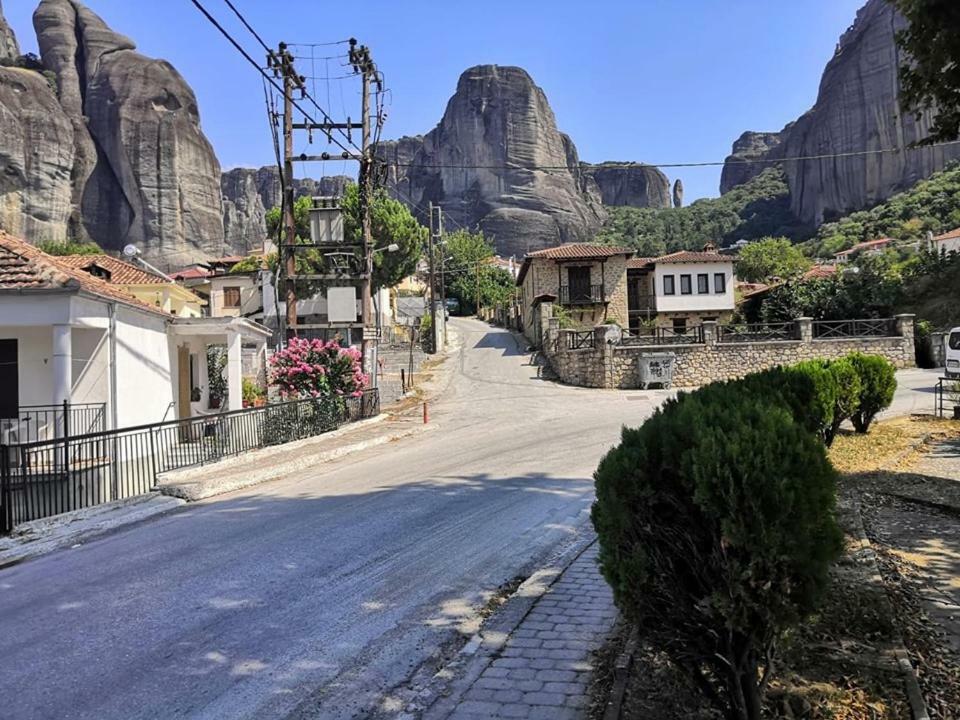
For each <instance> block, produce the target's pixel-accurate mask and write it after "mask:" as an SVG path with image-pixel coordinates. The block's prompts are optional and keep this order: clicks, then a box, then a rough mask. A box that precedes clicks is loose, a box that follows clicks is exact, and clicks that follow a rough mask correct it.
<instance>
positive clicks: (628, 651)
mask: <svg viewBox="0 0 960 720" xmlns="http://www.w3.org/2000/svg"><path fill="white" fill-rule="evenodd" d="M639 641H640V633H639V631H638V630H637V628H636V626H634V627H632V628H631V629H630V635H629V636H628V637H627V643H626V645H625V646H624V648H623V652H622V653H620V654H619V655H617V660H616V662H615V663H614V666H613V687H611V688H610V694H609V695H608V696H607V707H606V709H605V710H604V711H603V720H620V713H621V712H622V711H623V698H624V696H625V695H626V694H627V682H628V681H629V680H630V667H631V666H632V665H633V656H634V654H635V653H636V652H637V643H638V642H639Z"/></svg>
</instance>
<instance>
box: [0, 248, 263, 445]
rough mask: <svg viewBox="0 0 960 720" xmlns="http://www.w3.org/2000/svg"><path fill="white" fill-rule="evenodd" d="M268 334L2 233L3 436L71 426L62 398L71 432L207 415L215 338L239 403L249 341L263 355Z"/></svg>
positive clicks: (33, 435)
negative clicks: (202, 313)
mask: <svg viewBox="0 0 960 720" xmlns="http://www.w3.org/2000/svg"><path fill="white" fill-rule="evenodd" d="M98 267H99V266H98ZM111 277H113V275H111ZM269 336H270V331H269V330H268V329H267V328H265V327H263V326H261V325H259V324H257V323H255V322H252V321H250V320H247V319H242V318H203V317H175V316H173V315H172V314H171V313H170V312H169V311H165V310H164V309H162V307H158V306H157V305H156V303H155V302H153V301H152V299H151V301H149V302H145V301H144V300H142V299H140V298H138V297H137V296H136V295H134V294H131V293H130V292H128V291H127V290H126V289H124V288H123V287H121V286H120V285H118V284H114V283H112V282H108V281H107V280H105V279H103V278H101V277H97V275H96V273H91V272H88V271H87V270H86V269H80V268H78V267H74V266H73V265H72V264H71V262H65V261H63V260H62V259H61V258H58V257H53V256H50V255H47V254H46V253H44V252H42V251H40V250H39V249H37V248H36V247H34V246H33V245H30V244H29V243H27V242H25V241H23V240H19V239H17V238H14V237H12V236H10V235H7V234H5V233H2V232H0V388H2V392H0V429H2V430H3V433H4V439H2V442H15V441H17V439H20V440H23V439H25V438H26V439H43V438H45V437H48V436H49V435H50V434H52V433H55V432H58V431H60V430H62V413H61V414H60V415H59V416H58V414H57V413H58V411H60V410H61V409H62V407H63V403H68V404H69V405H70V408H71V417H72V416H73V414H74V411H75V410H76V411H77V412H78V414H77V418H78V422H77V423H74V424H73V426H72V427H71V432H72V433H78V432H83V431H86V430H91V431H92V430H104V429H109V428H115V427H130V426H134V425H141V424H147V423H156V422H160V421H162V420H164V419H167V420H172V419H175V418H187V417H192V416H195V415H198V414H203V413H206V412H208V411H209V409H210V403H209V382H208V378H207V372H206V368H207V352H206V350H207V347H208V346H209V345H223V346H225V347H226V350H227V363H226V368H225V370H226V372H225V375H226V385H227V393H228V395H227V397H228V403H227V405H226V407H227V408H228V409H239V408H240V407H241V406H242V391H241V377H242V363H241V348H242V344H243V343H244V342H247V343H248V344H252V345H254V346H255V347H256V351H257V353H258V354H260V355H262V354H263V353H264V351H265V347H266V342H267V338H269ZM80 410H84V412H83V413H79V411H80ZM58 423H59V425H58ZM41 425H42V427H41ZM58 428H59V429H58Z"/></svg>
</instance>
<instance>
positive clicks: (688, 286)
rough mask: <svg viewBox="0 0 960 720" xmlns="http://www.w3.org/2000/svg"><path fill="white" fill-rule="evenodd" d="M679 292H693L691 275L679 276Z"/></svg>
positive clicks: (682, 293)
mask: <svg viewBox="0 0 960 720" xmlns="http://www.w3.org/2000/svg"><path fill="white" fill-rule="evenodd" d="M680 294H681V295H692V294H693V276H692V275H681V276H680Z"/></svg>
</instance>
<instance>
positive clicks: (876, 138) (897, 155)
mask: <svg viewBox="0 0 960 720" xmlns="http://www.w3.org/2000/svg"><path fill="white" fill-rule="evenodd" d="M905 22H906V21H905V20H904V18H903V17H902V16H901V15H900V14H899V13H897V12H896V10H895V9H894V7H893V5H892V4H889V3H888V2H886V0H868V2H867V3H866V4H865V5H864V6H863V7H862V8H861V9H860V11H859V12H858V13H857V18H856V21H855V22H854V24H853V26H852V27H850V28H849V29H848V30H847V31H846V32H845V33H844V34H843V35H842V36H841V38H840V42H839V43H838V45H837V50H836V52H835V53H834V56H833V58H832V59H831V60H830V62H829V63H827V67H826V69H825V70H824V73H823V77H822V78H821V81H820V90H819V93H818V95H817V101H816V104H815V105H814V106H813V108H812V109H811V110H810V111H809V112H807V113H805V114H804V115H802V116H801V117H800V118H799V119H798V120H797V121H796V122H794V123H791V124H790V125H788V126H787V127H785V128H784V129H783V131H781V132H780V133H778V135H779V140H780V142H779V143H778V144H776V145H774V146H773V147H772V148H771V149H770V150H769V151H768V152H766V153H762V152H761V154H762V155H763V156H765V157H767V158H768V159H771V160H773V159H778V158H793V157H806V156H810V155H823V154H840V153H859V152H864V151H869V152H870V153H871V154H866V155H855V156H848V157H833V158H827V159H817V160H802V161H787V162H784V163H783V168H784V172H785V174H786V177H787V182H788V183H789V186H790V195H791V207H792V209H793V211H794V213H795V214H796V215H797V216H798V217H799V218H800V219H801V220H803V221H804V222H807V223H813V224H819V223H820V222H823V221H824V220H829V219H831V218H834V217H837V216H839V215H843V214H846V213H848V212H851V211H854V210H859V209H862V208H865V207H869V206H871V205H874V204H876V203H877V202H880V201H882V200H884V199H886V198H888V197H890V196H891V195H893V194H895V193H897V192H899V191H901V190H903V189H905V188H907V187H910V186H911V185H913V184H914V183H916V182H917V181H918V180H920V179H922V178H925V177H928V176H929V175H931V174H932V173H934V172H936V171H938V170H940V169H942V168H943V167H944V165H945V164H946V163H947V162H949V161H950V160H953V159H956V158H960V146H955V145H954V146H946V147H929V148H920V149H912V150H905V151H902V152H892V151H893V150H895V149H897V148H904V147H906V146H908V145H910V144H911V143H912V142H914V141H916V140H920V139H922V138H924V137H926V135H927V131H928V128H929V127H930V124H931V121H932V118H933V117H934V115H935V111H925V112H923V113H921V115H920V118H919V119H917V118H915V117H914V115H913V114H912V113H903V112H901V110H900V107H899V102H898V95H897V91H898V88H899V81H898V77H897V73H898V68H899V66H900V64H901V63H902V62H903V60H904V55H903V53H902V52H901V51H900V49H899V48H898V47H897V44H896V41H895V37H894V36H895V33H896V32H897V31H898V30H899V29H901V28H903V27H904V26H905ZM741 140H743V137H741ZM739 142H740V141H739V140H738V143H739ZM874 151H879V152H874ZM734 155H737V146H736V145H735V146H734ZM728 167H730V170H729V172H728V171H727V169H726V168H725V171H724V174H725V175H726V176H727V181H726V184H725V188H726V189H727V190H729V189H730V187H732V186H733V184H735V182H736V173H735V171H734V170H733V167H732V166H728ZM739 168H741V170H738V171H737V172H739V171H742V168H743V166H739Z"/></svg>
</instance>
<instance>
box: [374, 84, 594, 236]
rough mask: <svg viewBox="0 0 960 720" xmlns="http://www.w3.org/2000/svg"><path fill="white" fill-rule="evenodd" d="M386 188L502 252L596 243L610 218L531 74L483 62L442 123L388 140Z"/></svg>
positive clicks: (382, 149) (452, 100)
mask: <svg viewBox="0 0 960 720" xmlns="http://www.w3.org/2000/svg"><path fill="white" fill-rule="evenodd" d="M378 154H379V155H380V157H381V158H383V159H384V160H385V161H386V163H387V175H388V178H389V179H388V188H389V189H390V190H391V192H393V193H395V195H396V196H397V197H398V198H399V199H401V200H403V201H404V202H407V203H408V204H409V205H410V206H411V207H412V208H413V209H414V211H415V212H416V213H417V214H418V215H419V216H420V217H421V219H423V220H426V217H425V214H426V207H427V205H428V204H429V203H430V202H436V203H439V204H441V205H442V206H443V209H444V214H445V216H446V217H447V222H448V224H447V228H448V229H453V228H455V227H458V226H463V227H469V228H472V227H479V228H480V229H482V230H483V231H484V233H485V234H486V235H487V236H488V237H491V238H493V240H494V243H495V245H496V247H497V251H498V252H499V253H500V254H503V255H523V254H524V253H526V252H528V251H530V250H536V249H538V248H543V247H548V246H552V245H557V244H560V243H562V242H569V241H575V240H589V239H590V238H592V236H593V234H594V233H595V232H596V230H597V229H599V227H600V225H601V224H602V223H603V220H604V219H605V216H606V213H605V211H604V209H603V206H602V203H601V200H600V193H599V191H598V190H597V188H596V184H595V183H591V182H590V179H589V178H588V177H585V176H584V174H583V173H582V172H581V169H580V165H579V162H578V160H577V158H576V148H575V147H574V146H573V143H572V142H571V141H570V139H569V138H566V137H565V136H564V135H563V134H562V133H561V132H560V131H559V130H558V129H557V125H556V120H555V118H554V116H553V111H552V110H551V109H550V105H549V103H548V102H547V98H546V96H545V95H544V93H543V90H541V89H540V88H539V87H537V86H536V85H535V84H534V82H533V80H532V79H531V78H530V76H529V75H528V74H527V73H526V71H524V70H522V69H521V68H517V67H501V66H497V65H478V66H476V67H472V68H470V69H468V70H467V71H466V72H464V73H463V74H462V75H461V76H460V80H459V82H458V83H457V90H456V92H455V93H454V95H453V97H451V98H450V101H449V102H448V103H447V108H446V111H445V112H444V114H443V118H442V119H441V121H440V124H439V125H437V127H436V128H434V129H433V130H431V131H430V132H429V133H427V134H426V135H425V136H424V137H422V138H409V137H408V138H402V139H401V140H398V141H395V142H385V143H381V147H380V148H379V151H378Z"/></svg>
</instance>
